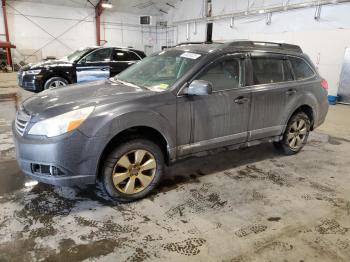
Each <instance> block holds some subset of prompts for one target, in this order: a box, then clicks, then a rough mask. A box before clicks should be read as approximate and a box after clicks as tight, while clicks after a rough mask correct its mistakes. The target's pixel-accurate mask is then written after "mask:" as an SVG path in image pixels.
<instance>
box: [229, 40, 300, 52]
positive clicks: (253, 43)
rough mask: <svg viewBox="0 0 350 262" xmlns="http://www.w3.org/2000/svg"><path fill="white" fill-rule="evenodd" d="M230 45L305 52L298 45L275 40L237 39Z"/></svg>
mask: <svg viewBox="0 0 350 262" xmlns="http://www.w3.org/2000/svg"><path fill="white" fill-rule="evenodd" d="M228 46H233V47H251V48H254V47H255V48H256V47H260V48H266V49H279V50H284V51H292V52H296V53H303V50H302V49H301V48H300V46H298V45H291V44H283V43H274V42H262V41H249V40H237V41H232V42H229V43H228Z"/></svg>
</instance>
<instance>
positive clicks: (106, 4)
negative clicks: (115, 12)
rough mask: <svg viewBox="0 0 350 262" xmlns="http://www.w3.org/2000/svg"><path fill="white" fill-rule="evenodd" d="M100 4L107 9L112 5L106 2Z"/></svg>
mask: <svg viewBox="0 0 350 262" xmlns="http://www.w3.org/2000/svg"><path fill="white" fill-rule="evenodd" d="M101 6H102V7H103V8H108V9H109V8H112V7H113V5H112V4H111V3H108V2H104V3H102V4H101Z"/></svg>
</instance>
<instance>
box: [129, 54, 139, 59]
mask: <svg viewBox="0 0 350 262" xmlns="http://www.w3.org/2000/svg"><path fill="white" fill-rule="evenodd" d="M129 58H130V60H132V61H135V60H140V58H139V57H138V56H137V55H136V54H135V53H134V52H129Z"/></svg>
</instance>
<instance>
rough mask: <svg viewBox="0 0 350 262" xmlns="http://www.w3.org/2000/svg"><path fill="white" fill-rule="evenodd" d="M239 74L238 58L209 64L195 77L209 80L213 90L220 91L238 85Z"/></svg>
mask: <svg viewBox="0 0 350 262" xmlns="http://www.w3.org/2000/svg"><path fill="white" fill-rule="evenodd" d="M239 75H240V67H239V60H238V59H230V60H223V61H220V62H217V63H215V64H213V65H212V66H209V68H207V69H206V70H204V72H202V73H201V74H200V75H199V76H198V77H197V78H196V79H197V80H205V81H207V82H210V83H211V84H212V86H213V91H220V90H227V89H232V88H237V87H239Z"/></svg>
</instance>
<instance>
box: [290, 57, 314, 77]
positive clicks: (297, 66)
mask: <svg viewBox="0 0 350 262" xmlns="http://www.w3.org/2000/svg"><path fill="white" fill-rule="evenodd" d="M289 61H290V63H291V64H292V67H293V71H294V75H295V79H296V80H300V79H305V78H308V77H311V76H313V75H314V71H313V70H312V69H311V67H310V66H309V65H308V64H307V63H306V62H305V61H304V60H303V59H301V58H298V57H289Z"/></svg>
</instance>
